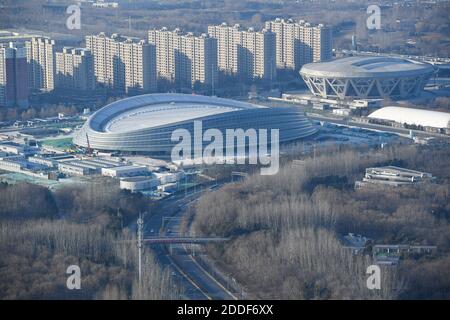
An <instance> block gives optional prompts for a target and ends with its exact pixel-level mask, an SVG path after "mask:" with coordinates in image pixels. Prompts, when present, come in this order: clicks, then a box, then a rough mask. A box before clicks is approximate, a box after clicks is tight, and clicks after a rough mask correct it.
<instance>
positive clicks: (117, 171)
mask: <svg viewBox="0 0 450 320" xmlns="http://www.w3.org/2000/svg"><path fill="white" fill-rule="evenodd" d="M148 172H149V171H148V168H147V167H145V166H133V165H131V166H119V167H112V168H102V175H103V176H107V177H113V178H120V177H131V176H138V175H143V174H146V173H148Z"/></svg>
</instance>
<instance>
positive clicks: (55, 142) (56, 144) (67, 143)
mask: <svg viewBox="0 0 450 320" xmlns="http://www.w3.org/2000/svg"><path fill="white" fill-rule="evenodd" d="M42 144H43V145H44V146H48V147H52V148H57V149H70V148H71V147H73V143H72V138H61V139H48V140H44V141H42Z"/></svg>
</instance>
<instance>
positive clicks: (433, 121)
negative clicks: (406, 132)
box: [369, 107, 450, 128]
mask: <svg viewBox="0 0 450 320" xmlns="http://www.w3.org/2000/svg"><path fill="white" fill-rule="evenodd" d="M369 118H374V119H382V120H389V121H395V122H399V123H407V124H410V125H420V126H424V127H434V128H447V127H448V126H449V125H450V113H447V112H439V111H431V110H423V109H413V108H403V107H384V108H381V109H378V110H376V111H374V112H372V113H371V114H370V115H369Z"/></svg>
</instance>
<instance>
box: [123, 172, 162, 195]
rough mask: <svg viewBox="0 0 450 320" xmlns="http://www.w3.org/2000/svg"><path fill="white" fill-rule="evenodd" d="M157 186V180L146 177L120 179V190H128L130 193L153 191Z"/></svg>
mask: <svg viewBox="0 0 450 320" xmlns="http://www.w3.org/2000/svg"><path fill="white" fill-rule="evenodd" d="M158 185H159V180H158V179H155V178H152V177H146V176H139V177H129V178H123V179H120V189H124V190H130V191H131V192H138V191H145V190H153V189H155V188H156V187H157V186H158Z"/></svg>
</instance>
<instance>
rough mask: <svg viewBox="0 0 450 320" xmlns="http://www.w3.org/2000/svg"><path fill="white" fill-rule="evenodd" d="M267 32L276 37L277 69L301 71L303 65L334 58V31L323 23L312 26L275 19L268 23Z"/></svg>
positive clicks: (290, 20) (301, 21) (301, 22)
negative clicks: (269, 31)
mask: <svg viewBox="0 0 450 320" xmlns="http://www.w3.org/2000/svg"><path fill="white" fill-rule="evenodd" d="M265 27H266V29H268V30H271V31H272V32H273V33H275V35H276V40H275V41H276V63H277V68H278V69H291V70H295V71H298V70H299V69H300V68H301V66H302V65H304V64H306V63H311V62H319V61H326V60H330V59H331V58H332V49H333V46H332V45H333V39H332V29H331V28H330V27H327V26H325V25H323V24H319V25H317V26H313V25H311V24H310V23H307V22H305V21H303V20H300V21H299V22H295V21H293V20H292V19H288V20H284V19H279V18H277V19H275V20H274V21H267V22H266V25H265Z"/></svg>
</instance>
